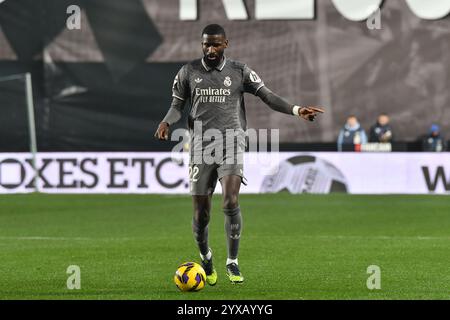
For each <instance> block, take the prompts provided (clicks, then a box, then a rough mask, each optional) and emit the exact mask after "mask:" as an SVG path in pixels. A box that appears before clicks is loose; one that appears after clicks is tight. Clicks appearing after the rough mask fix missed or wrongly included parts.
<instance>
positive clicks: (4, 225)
mask: <svg viewBox="0 0 450 320" xmlns="http://www.w3.org/2000/svg"><path fill="white" fill-rule="evenodd" d="M220 204H221V198H220V197H215V198H214V203H213V212H212V217H211V224H210V231H209V233H210V246H211V247H212V248H213V252H214V260H215V266H216V269H217V271H218V273H219V280H218V283H217V285H216V286H214V287H209V286H206V287H205V289H203V290H201V291H199V292H194V293H181V292H179V291H178V289H177V288H176V287H175V285H174V283H173V274H174V272H175V270H176V267H177V266H178V265H179V264H180V263H182V262H185V261H197V262H198V261H199V256H198V251H197V249H196V245H195V242H194V239H193V235H192V231H191V219H192V202H191V199H190V197H189V196H168V195H167V196H158V195H45V194H31V195H2V196H0V299H449V298H450V251H449V249H450V234H449V233H450V199H449V198H448V197H446V196H356V195H338V194H336V195H324V196H322V195H290V194H272V195H241V197H240V205H241V209H242V212H243V217H244V221H243V234H242V238H241V248H240V256H239V265H240V267H241V271H242V273H243V275H244V276H245V282H244V283H243V284H241V285H232V284H230V283H229V282H228V279H227V278H226V276H225V266H224V264H225V259H226V243H225V232H224V227H223V222H224V218H223V213H222V211H221V206H220ZM69 265H78V266H79V267H80V268H81V289H80V290H68V289H67V287H66V281H67V278H68V277H69V275H68V274H66V270H67V267H68V266H69ZM369 265H377V266H379V267H380V268H381V289H380V290H369V289H368V288H367V286H366V281H367V278H368V277H369V276H370V274H368V273H367V267H368V266H369Z"/></svg>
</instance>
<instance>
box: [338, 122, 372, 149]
mask: <svg viewBox="0 0 450 320" xmlns="http://www.w3.org/2000/svg"><path fill="white" fill-rule="evenodd" d="M365 143H367V135H366V132H365V131H364V129H363V128H362V127H361V125H360V124H359V122H358V119H357V118H356V116H353V115H352V116H349V117H348V118H347V122H346V123H345V125H344V127H343V128H342V129H341V131H340V132H339V137H338V141H337V146H338V151H342V147H343V146H344V145H347V146H351V148H352V150H354V149H353V145H361V144H365Z"/></svg>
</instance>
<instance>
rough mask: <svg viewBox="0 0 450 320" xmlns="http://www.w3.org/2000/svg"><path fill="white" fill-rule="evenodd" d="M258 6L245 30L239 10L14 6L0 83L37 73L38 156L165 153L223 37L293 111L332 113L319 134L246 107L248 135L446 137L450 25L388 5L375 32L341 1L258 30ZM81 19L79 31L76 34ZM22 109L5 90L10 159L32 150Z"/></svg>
mask: <svg viewBox="0 0 450 320" xmlns="http://www.w3.org/2000/svg"><path fill="white" fill-rule="evenodd" d="M299 1H300V0H299ZM189 2H190V3H197V8H196V9H197V20H194V21H183V20H181V19H182V18H180V16H182V15H183V14H185V12H184V11H183V12H181V11H182V10H181V5H180V4H182V3H183V4H186V3H189ZM237 2H240V1H237ZM241 2H242V1H241ZM257 2H258V1H256V0H249V1H244V2H243V3H244V4H245V10H246V14H247V17H246V19H245V20H231V18H233V17H231V18H230V15H232V10H231V9H233V8H232V7H230V6H229V5H228V3H229V1H214V2H212V1H206V0H200V1H194V2H192V1H180V0H167V1H154V0H126V1H125V0H116V1H104V0H89V1H81V0H77V1H75V0H74V1H67V0H6V1H3V2H2V3H0V78H1V77H4V76H9V75H12V74H19V73H24V72H31V73H32V76H33V85H34V98H35V117H36V126H37V138H38V139H37V141H38V149H39V150H41V151H69V150H71V151H89V150H91V151H92V150H96V151H104V150H109V151H117V150H130V151H132V150H135V151H140V150H147V151H151V150H157V149H161V148H162V145H161V144H160V143H159V142H157V141H155V140H154V139H153V133H154V131H155V129H156V126H157V124H158V123H159V121H160V120H161V119H162V118H163V116H164V114H165V112H166V111H167V109H168V107H169V105H170V100H171V85H172V81H173V78H174V76H175V74H176V72H177V71H178V69H179V68H180V67H181V65H183V64H184V63H185V62H186V61H189V60H192V59H196V58H198V57H200V55H201V47H200V33H201V30H202V28H203V27H204V26H205V25H206V24H209V23H219V24H222V25H223V26H224V27H225V29H226V31H227V34H228V37H229V39H230V47H229V49H228V50H227V55H228V56H229V57H230V58H232V59H235V60H240V61H243V62H245V63H247V64H248V65H249V66H251V67H252V68H253V69H255V70H256V71H257V72H258V73H259V75H260V76H261V77H262V78H263V80H264V81H265V83H266V85H267V86H268V87H269V88H271V89H272V90H274V91H275V92H277V93H278V94H280V95H282V96H284V97H285V98H286V99H288V100H289V101H291V102H292V103H296V104H303V105H306V104H319V105H324V106H325V107H326V109H327V113H326V114H325V115H324V116H323V117H322V118H321V119H320V121H318V122H316V123H314V124H309V123H305V122H299V121H298V119H295V118H294V117H288V116H286V115H282V114H278V113H275V112H272V111H271V110H270V109H269V108H268V107H266V106H265V105H264V104H263V103H262V102H261V101H259V99H257V98H255V97H252V96H247V104H246V106H247V116H248V124H249V127H253V128H280V140H281V142H290V143H292V142H334V141H335V140H336V138H337V134H338V131H339V129H340V128H341V127H342V125H343V124H344V122H345V119H346V117H347V116H348V115H349V114H355V115H356V116H357V117H358V118H359V119H360V121H361V123H362V125H363V127H364V128H365V129H366V130H368V129H369V127H370V126H371V125H372V124H373V123H374V122H375V119H376V116H377V115H378V114H379V113H380V112H386V113H388V114H389V115H390V116H391V122H392V126H393V128H394V131H395V136H396V139H397V140H401V141H414V140H416V139H417V138H418V137H419V136H420V135H422V134H424V133H426V131H427V130H428V128H429V126H430V124H431V123H432V122H437V123H439V124H440V125H441V126H442V129H443V131H444V133H446V132H447V133H448V132H450V111H449V108H450V93H449V92H450V90H449V89H448V88H450V55H449V54H448V53H449V52H450V19H449V17H448V16H447V17H445V18H442V19H439V20H425V19H422V18H420V17H418V16H417V14H416V13H415V12H413V11H412V10H411V8H410V7H409V6H408V5H407V3H406V2H404V1H392V0H391V1H384V2H383V5H382V7H381V13H380V23H381V24H380V28H379V29H377V28H375V29H370V28H368V26H367V23H366V21H361V22H357V21H356V22H355V21H351V20H349V19H347V18H345V17H344V16H343V14H342V13H341V12H340V11H339V10H338V9H337V8H336V7H335V4H333V2H331V1H316V2H315V5H314V7H313V9H314V16H315V18H314V17H313V18H312V19H310V18H308V19H306V18H303V19H301V20H299V19H294V18H291V19H287V20H282V19H281V18H278V19H261V12H260V11H258V10H260V8H261V4H262V3H263V2H264V3H265V4H266V5H267V3H268V2H269V1H268V0H264V1H261V0H260V2H259V3H257ZM300 2H301V1H300ZM303 2H304V3H314V1H312V2H311V1H303ZM366 2H367V1H366ZM439 2H440V3H442V1H439ZM286 3H291V4H294V3H295V1H294V0H283V1H273V5H272V6H273V8H274V12H275V13H276V12H278V11H279V10H278V11H277V10H275V9H277V8H278V9H279V8H280V7H282V6H283V5H286ZM224 4H227V5H228V7H227V6H225V5H224ZM258 4H259V5H260V7H258ZM73 5H75V6H78V7H79V8H80V9H81V15H80V20H79V21H80V29H74V30H69V29H68V27H67V19H68V18H70V17H71V15H72V14H73V11H70V13H67V11H68V10H67V9H68V8H69V7H70V6H73ZM429 5H430V6H431V5H432V3H430V4H429ZM230 8H231V9H230ZM258 8H259V9H258ZM266 9H267V6H266ZM230 10H231V11H230ZM230 12H231V13H230ZM20 90H23V94H22V93H21V91H20ZM24 95H25V89H24V88H22V89H21V84H20V81H19V82H14V83H13V82H11V83H10V82H9V81H0V110H1V112H2V116H1V120H0V121H1V124H2V125H1V138H0V139H1V143H0V148H1V151H27V150H28V147H27V145H28V138H27V135H28V130H27V119H26V109H25V108H26V104H25V96H24ZM182 125H183V122H182V123H180V126H182Z"/></svg>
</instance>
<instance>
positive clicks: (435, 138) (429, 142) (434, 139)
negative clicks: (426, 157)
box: [422, 124, 446, 152]
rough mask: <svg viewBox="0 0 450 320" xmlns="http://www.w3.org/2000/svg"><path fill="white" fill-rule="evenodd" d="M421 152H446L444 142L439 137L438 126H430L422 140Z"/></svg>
mask: <svg viewBox="0 0 450 320" xmlns="http://www.w3.org/2000/svg"><path fill="white" fill-rule="evenodd" d="M422 150H423V151H429V152H442V151H445V150H446V145H445V140H444V138H443V137H442V135H441V129H440V127H439V125H437V124H433V125H431V128H430V130H429V131H428V135H427V136H426V137H425V138H424V139H423V142H422Z"/></svg>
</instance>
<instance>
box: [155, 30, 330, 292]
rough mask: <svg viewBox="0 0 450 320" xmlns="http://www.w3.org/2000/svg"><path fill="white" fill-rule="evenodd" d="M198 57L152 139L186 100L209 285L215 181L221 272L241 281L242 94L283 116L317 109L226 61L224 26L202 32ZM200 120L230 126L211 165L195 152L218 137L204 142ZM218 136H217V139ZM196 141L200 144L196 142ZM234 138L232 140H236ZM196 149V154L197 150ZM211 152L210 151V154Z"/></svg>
mask: <svg viewBox="0 0 450 320" xmlns="http://www.w3.org/2000/svg"><path fill="white" fill-rule="evenodd" d="M201 37H202V41H201V45H202V49H203V57H202V58H201V59H197V60H194V61H192V62H190V63H188V64H186V65H184V66H183V67H182V68H181V69H180V71H179V72H178V74H177V75H176V77H175V81H174V83H173V88H172V97H173V99H172V104H171V106H170V109H169V111H168V113H167V115H166V116H165V118H164V119H163V120H162V122H161V123H160V124H159V126H158V129H157V131H156V133H155V137H156V138H158V139H160V140H168V139H169V128H170V126H171V125H172V124H174V123H176V122H177V121H179V120H180V118H181V116H182V110H183V107H184V105H185V103H186V102H188V103H189V106H190V109H189V116H188V126H189V129H190V133H191V148H190V164H189V179H190V191H191V194H192V199H193V206H194V216H193V221H192V229H193V233H194V237H195V240H196V242H197V245H198V248H199V250H200V257H201V259H202V265H203V268H204V269H205V272H206V281H207V282H208V284H210V285H215V284H216V282H217V272H216V270H215V268H214V267H213V260H212V251H211V249H210V247H209V245H208V223H209V220H210V212H211V197H212V194H213V192H214V189H215V186H216V183H217V180H219V181H220V183H221V186H222V197H223V212H224V214H225V230H226V234H227V248H228V258H227V261H226V272H227V275H228V277H229V280H230V281H231V282H232V283H240V282H243V281H244V277H243V276H242V273H241V272H240V270H239V266H238V250H239V241H240V237H241V230H242V215H241V209H240V207H239V202H238V196H239V189H240V185H241V183H245V182H244V173H243V164H242V162H241V161H238V159H242V156H243V153H244V151H245V142H244V143H242V141H245V131H246V117H245V106H244V99H243V95H244V93H245V92H247V93H251V94H253V95H256V96H258V97H260V98H261V100H262V101H264V102H265V103H266V104H267V105H268V106H269V107H270V108H272V109H273V110H275V111H278V112H282V113H285V114H289V115H293V116H297V117H300V118H302V119H305V120H308V121H314V119H315V117H316V116H317V114H319V113H323V110H322V109H321V108H317V107H301V106H297V105H294V104H291V103H288V102H287V101H286V100H284V99H283V98H281V97H279V96H277V95H276V94H275V93H273V92H272V91H271V90H270V89H268V88H267V87H266V86H265V85H264V82H263V81H262V80H261V78H260V77H259V76H258V75H257V74H256V72H255V71H253V70H251V69H250V68H249V67H248V66H247V65H246V64H244V63H241V62H238V61H233V60H231V59H228V58H227V57H226V56H225V55H224V51H225V49H226V48H227V47H228V40H227V37H226V34H225V30H224V29H223V28H222V27H221V26H219V25H217V24H211V25H208V26H206V27H205V28H204V29H203V32H202V34H201ZM198 123H200V128H201V130H200V134H201V133H202V132H205V131H206V130H208V129H217V130H219V131H220V132H221V133H222V134H223V135H224V138H223V141H226V139H225V134H226V131H227V130H229V129H233V130H234V136H235V137H236V139H234V138H233V142H234V143H233V144H232V146H231V147H230V146H229V145H226V146H225V147H224V148H223V150H224V152H223V155H222V156H220V157H219V160H217V157H215V159H216V160H217V161H215V162H214V163H212V164H210V163H206V161H198V160H199V159H198V158H196V156H195V153H196V151H199V150H200V151H201V152H204V151H205V150H206V149H207V148H210V146H211V145H214V143H215V142H216V143H217V141H203V140H202V138H203V137H198V135H199V133H198V132H199V131H198V130H196V129H195V127H196V124H198ZM219 140H220V139H219ZM199 141H200V142H199ZM236 141H237V143H236ZM201 152H200V154H201ZM213 153H214V152H213Z"/></svg>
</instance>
